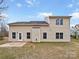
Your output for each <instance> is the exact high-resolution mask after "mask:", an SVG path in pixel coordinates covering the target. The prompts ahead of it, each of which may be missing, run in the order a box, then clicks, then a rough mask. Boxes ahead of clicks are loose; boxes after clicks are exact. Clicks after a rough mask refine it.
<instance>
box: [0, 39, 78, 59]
mask: <svg viewBox="0 0 79 59" xmlns="http://www.w3.org/2000/svg"><path fill="white" fill-rule="evenodd" d="M74 42H75V43H76V42H77V41H74V40H73V41H72V42H71V43H27V44H26V45H24V46H23V47H20V48H0V58H1V59H79V46H77V44H75V43H74ZM77 43H78V42H77Z"/></svg>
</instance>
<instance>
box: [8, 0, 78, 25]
mask: <svg viewBox="0 0 79 59" xmlns="http://www.w3.org/2000/svg"><path fill="white" fill-rule="evenodd" d="M8 6H9V8H8V10H7V15H8V22H17V21H38V20H43V18H44V17H45V16H48V15H54V16H69V15H71V16H72V18H71V25H75V24H78V23H79V0H9V2H8Z"/></svg>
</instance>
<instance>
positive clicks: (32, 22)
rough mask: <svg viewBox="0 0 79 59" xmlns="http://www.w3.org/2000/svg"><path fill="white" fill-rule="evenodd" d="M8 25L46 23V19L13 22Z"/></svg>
mask: <svg viewBox="0 0 79 59" xmlns="http://www.w3.org/2000/svg"><path fill="white" fill-rule="evenodd" d="M8 25H39V26H40V25H48V23H47V22H46V21H29V22H14V23H9V24H8Z"/></svg>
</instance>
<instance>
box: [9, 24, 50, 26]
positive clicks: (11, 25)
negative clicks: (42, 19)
mask: <svg viewBox="0 0 79 59" xmlns="http://www.w3.org/2000/svg"><path fill="white" fill-rule="evenodd" d="M9 26H49V24H43V25H42V24H39V25H34V24H33V25H32V24H31V25H30V24H27V25H25V24H9Z"/></svg>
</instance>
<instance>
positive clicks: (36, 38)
mask: <svg viewBox="0 0 79 59" xmlns="http://www.w3.org/2000/svg"><path fill="white" fill-rule="evenodd" d="M32 42H40V28H32Z"/></svg>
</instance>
